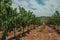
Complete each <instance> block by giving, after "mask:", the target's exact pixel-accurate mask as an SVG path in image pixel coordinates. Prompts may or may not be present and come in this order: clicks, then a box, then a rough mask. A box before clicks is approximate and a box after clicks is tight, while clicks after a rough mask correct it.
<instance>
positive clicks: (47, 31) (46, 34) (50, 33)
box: [22, 25, 60, 40]
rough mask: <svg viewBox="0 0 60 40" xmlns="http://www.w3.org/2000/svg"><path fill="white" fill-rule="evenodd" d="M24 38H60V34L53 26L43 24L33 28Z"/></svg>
mask: <svg viewBox="0 0 60 40" xmlns="http://www.w3.org/2000/svg"><path fill="white" fill-rule="evenodd" d="M22 40H60V35H59V34H57V33H56V32H55V31H54V30H53V29H52V28H50V27H48V26H46V25H42V26H40V27H37V28H36V29H33V30H31V31H30V33H29V34H27V33H26V36H24V37H22Z"/></svg>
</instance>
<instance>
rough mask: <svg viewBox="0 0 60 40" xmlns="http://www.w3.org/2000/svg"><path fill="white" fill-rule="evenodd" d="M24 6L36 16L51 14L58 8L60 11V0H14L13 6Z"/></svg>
mask: <svg viewBox="0 0 60 40" xmlns="http://www.w3.org/2000/svg"><path fill="white" fill-rule="evenodd" d="M18 5H19V6H22V7H24V8H25V9H26V10H31V11H33V12H34V14H35V15H36V16H51V15H52V14H53V13H54V12H55V11H56V10H58V11H60V0H13V4H12V6H13V7H14V8H15V7H17V8H18Z"/></svg>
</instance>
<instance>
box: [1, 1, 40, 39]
mask: <svg viewBox="0 0 60 40" xmlns="http://www.w3.org/2000/svg"><path fill="white" fill-rule="evenodd" d="M11 5H12V1H11V0H0V30H2V31H3V35H2V38H1V40H6V36H7V33H8V32H9V33H10V32H11V31H14V33H15V28H16V29H19V28H20V30H21V27H22V28H23V32H24V28H25V27H26V26H27V27H28V28H29V26H30V25H31V24H33V25H40V20H38V19H37V17H36V16H35V15H34V14H33V12H30V11H26V10H25V9H24V8H23V7H19V12H17V8H15V9H13V8H12V7H11ZM19 32H20V31H19ZM14 36H16V35H15V34H14ZM16 40H17V39H16Z"/></svg>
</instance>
